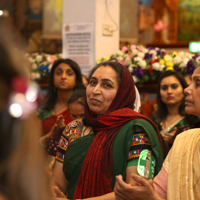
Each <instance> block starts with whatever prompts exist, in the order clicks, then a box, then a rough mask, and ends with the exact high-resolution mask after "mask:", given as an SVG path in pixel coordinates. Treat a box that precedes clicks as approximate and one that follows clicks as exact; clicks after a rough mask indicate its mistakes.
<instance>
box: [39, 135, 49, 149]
mask: <svg viewBox="0 0 200 200" xmlns="http://www.w3.org/2000/svg"><path fill="white" fill-rule="evenodd" d="M39 142H40V144H41V146H42V147H47V146H48V144H46V145H44V144H43V143H42V137H41V138H40V139H39Z"/></svg>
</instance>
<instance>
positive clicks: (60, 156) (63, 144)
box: [56, 124, 70, 163]
mask: <svg viewBox="0 0 200 200" xmlns="http://www.w3.org/2000/svg"><path fill="white" fill-rule="evenodd" d="M69 133H70V125H69V124H68V125H67V126H66V127H65V129H64V131H63V132H62V135H61V138H60V141H59V145H58V148H57V153H56V160H57V161H59V162H62V163H63V161H64V157H65V152H66V150H67V148H68V146H69V138H68V137H67V135H68V134H69Z"/></svg>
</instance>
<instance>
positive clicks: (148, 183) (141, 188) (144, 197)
mask: <svg viewBox="0 0 200 200" xmlns="http://www.w3.org/2000/svg"><path fill="white" fill-rule="evenodd" d="M132 178H133V180H134V181H135V182H137V183H138V185H130V184H127V183H125V182H124V181H123V180H122V176H121V175H119V176H116V183H115V188H114V193H115V197H116V199H117V200H149V199H151V200H162V199H161V198H160V197H158V196H157V194H156V193H155V191H154V187H153V181H152V180H151V179H150V180H147V179H145V178H143V177H141V176H139V175H136V174H132Z"/></svg>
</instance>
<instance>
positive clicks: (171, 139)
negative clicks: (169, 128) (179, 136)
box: [163, 127, 177, 144]
mask: <svg viewBox="0 0 200 200" xmlns="http://www.w3.org/2000/svg"><path fill="white" fill-rule="evenodd" d="M176 131H177V127H174V130H173V132H171V133H167V134H166V135H163V139H164V140H165V142H166V143H167V144H173V142H174V135H175V133H176Z"/></svg>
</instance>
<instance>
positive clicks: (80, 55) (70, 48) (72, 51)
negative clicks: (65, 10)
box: [62, 23, 95, 76]
mask: <svg viewBox="0 0 200 200" xmlns="http://www.w3.org/2000/svg"><path fill="white" fill-rule="evenodd" d="M62 40H63V52H62V54H63V58H70V59H72V60H74V61H75V62H77V63H78V64H79V66H80V67H81V71H82V73H83V74H84V75H86V76H87V75H88V73H89V71H90V69H91V68H92V67H93V66H94V64H95V59H94V55H95V53H94V24H93V23H70V24H63V37H62Z"/></svg>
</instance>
